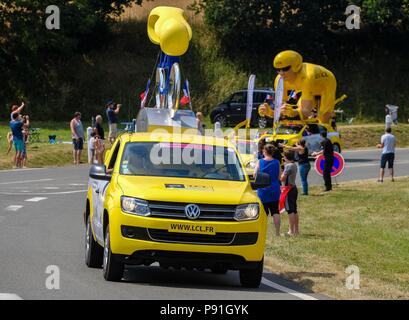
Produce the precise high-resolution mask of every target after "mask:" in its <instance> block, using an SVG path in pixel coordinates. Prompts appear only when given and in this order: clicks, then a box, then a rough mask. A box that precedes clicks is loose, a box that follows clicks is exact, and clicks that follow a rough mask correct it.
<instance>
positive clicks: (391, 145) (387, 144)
mask: <svg viewBox="0 0 409 320" xmlns="http://www.w3.org/2000/svg"><path fill="white" fill-rule="evenodd" d="M377 147H378V148H382V157H381V169H380V172H379V179H378V182H383V177H384V175H385V167H386V163H388V168H389V173H390V175H391V178H392V182H393V181H395V180H394V178H393V162H394V161H395V147H396V138H395V136H394V135H393V134H392V129H391V128H390V127H388V128H386V130H385V134H384V135H383V136H382V137H381V143H379V144H378V145H377Z"/></svg>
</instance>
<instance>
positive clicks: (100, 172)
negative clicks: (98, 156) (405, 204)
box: [89, 164, 111, 181]
mask: <svg viewBox="0 0 409 320" xmlns="http://www.w3.org/2000/svg"><path fill="white" fill-rule="evenodd" d="M89 177H90V178H92V179H95V180H105V181H109V180H111V175H107V170H106V167H105V165H103V164H94V165H92V166H91V169H90V170H89Z"/></svg>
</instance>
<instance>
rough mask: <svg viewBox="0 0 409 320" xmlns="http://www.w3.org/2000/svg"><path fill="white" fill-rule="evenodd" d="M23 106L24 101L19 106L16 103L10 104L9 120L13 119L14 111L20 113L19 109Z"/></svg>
mask: <svg viewBox="0 0 409 320" xmlns="http://www.w3.org/2000/svg"><path fill="white" fill-rule="evenodd" d="M24 106H25V104H24V102H22V103H21V105H20V107H19V106H18V105H16V104H13V105H12V106H11V113H10V120H11V121H13V114H14V113H18V114H20V113H21V111H22V110H23V108H24Z"/></svg>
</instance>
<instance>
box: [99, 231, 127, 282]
mask: <svg viewBox="0 0 409 320" xmlns="http://www.w3.org/2000/svg"><path fill="white" fill-rule="evenodd" d="M103 274H104V278H105V280H108V281H120V280H121V279H122V276H123V274H124V264H123V263H121V262H119V261H116V260H115V256H114V255H113V254H112V252H111V239H110V234H109V225H107V227H106V236H105V245H104V259H103Z"/></svg>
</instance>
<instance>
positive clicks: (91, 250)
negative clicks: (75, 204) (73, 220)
mask: <svg viewBox="0 0 409 320" xmlns="http://www.w3.org/2000/svg"><path fill="white" fill-rule="evenodd" d="M103 254H104V250H103V248H102V247H101V246H100V245H99V244H98V243H97V242H96V241H95V240H94V237H93V235H92V230H91V221H90V216H88V218H87V225H86V228H85V263H86V265H87V266H88V267H90V268H101V266H102V258H103Z"/></svg>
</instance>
